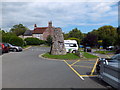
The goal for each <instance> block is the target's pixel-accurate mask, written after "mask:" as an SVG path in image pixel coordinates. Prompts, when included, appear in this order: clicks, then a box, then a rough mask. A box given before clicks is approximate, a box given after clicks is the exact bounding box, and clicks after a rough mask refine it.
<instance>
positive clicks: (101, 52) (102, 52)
mask: <svg viewBox="0 0 120 90" xmlns="http://www.w3.org/2000/svg"><path fill="white" fill-rule="evenodd" d="M113 52H114V51H95V53H100V54H108V53H113Z"/></svg>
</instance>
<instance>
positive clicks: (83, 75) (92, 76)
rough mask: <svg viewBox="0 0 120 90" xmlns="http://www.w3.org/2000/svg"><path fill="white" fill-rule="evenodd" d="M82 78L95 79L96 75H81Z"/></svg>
mask: <svg viewBox="0 0 120 90" xmlns="http://www.w3.org/2000/svg"><path fill="white" fill-rule="evenodd" d="M81 76H82V77H95V76H97V75H81Z"/></svg>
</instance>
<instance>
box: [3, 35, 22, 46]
mask: <svg viewBox="0 0 120 90" xmlns="http://www.w3.org/2000/svg"><path fill="white" fill-rule="evenodd" d="M2 42H4V43H10V44H12V45H16V46H23V45H24V41H23V39H22V38H20V37H17V36H2Z"/></svg>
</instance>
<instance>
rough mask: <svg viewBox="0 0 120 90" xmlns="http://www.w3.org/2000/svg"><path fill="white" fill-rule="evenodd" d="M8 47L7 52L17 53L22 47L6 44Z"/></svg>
mask: <svg viewBox="0 0 120 90" xmlns="http://www.w3.org/2000/svg"><path fill="white" fill-rule="evenodd" d="M7 44H8V45H9V50H10V51H13V52H19V51H22V47H20V46H13V45H11V44H9V43H7Z"/></svg>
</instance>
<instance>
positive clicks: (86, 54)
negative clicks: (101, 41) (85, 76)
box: [83, 52, 98, 59]
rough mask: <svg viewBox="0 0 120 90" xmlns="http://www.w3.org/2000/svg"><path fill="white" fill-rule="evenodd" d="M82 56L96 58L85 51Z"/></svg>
mask: <svg viewBox="0 0 120 90" xmlns="http://www.w3.org/2000/svg"><path fill="white" fill-rule="evenodd" d="M83 56H84V57H85V58H87V59H92V58H98V57H97V56H95V55H92V54H89V53H87V52H83Z"/></svg>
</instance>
